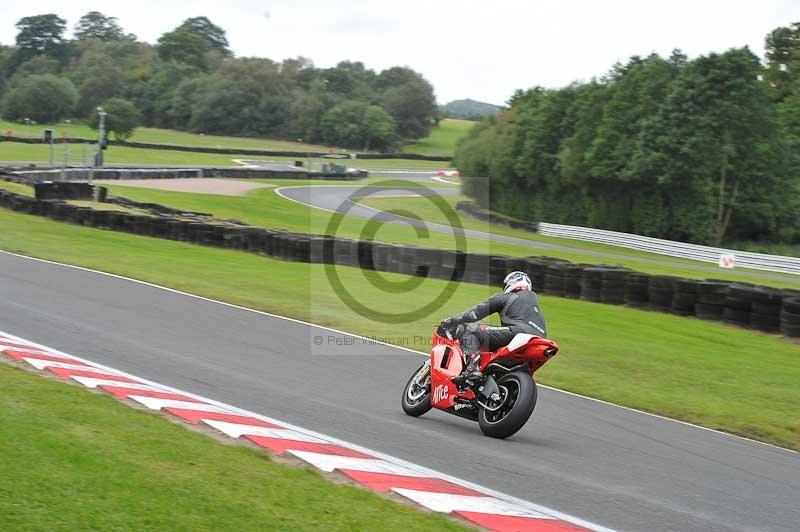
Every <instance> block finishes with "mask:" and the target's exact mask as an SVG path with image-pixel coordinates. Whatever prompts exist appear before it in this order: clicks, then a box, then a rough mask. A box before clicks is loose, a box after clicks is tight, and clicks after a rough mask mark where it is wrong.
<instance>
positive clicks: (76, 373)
mask: <svg viewBox="0 0 800 532" xmlns="http://www.w3.org/2000/svg"><path fill="white" fill-rule="evenodd" d="M45 370H46V371H49V372H50V373H54V374H55V375H58V376H59V377H61V378H62V379H72V378H74V377H92V378H94V379H105V380H112V381H119V382H132V383H136V382H139V381H136V380H134V379H131V378H129V377H123V376H122V375H119V374H116V373H108V372H107V371H106V370H104V369H93V368H91V367H89V369H86V370H79V369H65V368H45Z"/></svg>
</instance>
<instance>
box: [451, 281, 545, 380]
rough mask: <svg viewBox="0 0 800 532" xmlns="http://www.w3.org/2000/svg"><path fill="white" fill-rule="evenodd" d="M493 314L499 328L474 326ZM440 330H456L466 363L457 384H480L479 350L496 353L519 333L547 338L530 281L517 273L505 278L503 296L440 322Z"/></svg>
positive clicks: (496, 296) (458, 376) (542, 318)
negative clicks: (495, 316)
mask: <svg viewBox="0 0 800 532" xmlns="http://www.w3.org/2000/svg"><path fill="white" fill-rule="evenodd" d="M495 312H496V313H498V314H499V315H500V323H501V324H502V325H501V326H500V327H491V326H486V325H482V324H478V323H475V322H477V321H478V320H481V319H483V318H485V317H486V316H488V315H490V314H493V313H495ZM464 324H467V325H466V326H463V325H464ZM442 327H444V328H445V329H447V330H450V331H453V330H455V331H456V332H455V336H456V338H458V339H459V343H460V344H461V350H462V351H463V353H464V358H465V359H466V362H467V363H466V366H465V367H464V370H463V371H462V372H461V373H460V374H459V375H457V376H456V377H453V382H455V383H456V384H457V385H461V384H464V383H467V384H474V383H476V382H478V381H480V379H481V377H482V376H483V375H482V374H481V371H480V368H479V363H480V359H481V356H480V352H479V350H480V349H481V348H483V349H486V350H489V351H495V350H497V349H499V348H501V347H503V346H505V345H508V343H509V342H511V340H512V339H513V338H514V335H516V334H518V333H526V334H533V335H535V336H541V337H543V338H546V337H547V329H546V327H545V322H544V316H543V315H542V311H541V309H540V308H539V301H538V298H537V297H536V292H534V291H533V285H532V283H531V280H530V278H529V277H528V275H527V274H526V273H525V272H519V271H515V272H511V273H509V274H508V275H506V277H505V279H504V281H503V292H502V293H499V294H495V295H493V296H492V297H490V298H489V299H487V300H486V301H484V302H483V303H479V304H477V305H475V306H474V307H472V308H471V309H468V310H466V311H465V312H463V313H461V314H458V315H456V316H452V317H450V318H447V319H446V320H444V321H442Z"/></svg>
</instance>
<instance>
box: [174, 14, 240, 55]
mask: <svg viewBox="0 0 800 532" xmlns="http://www.w3.org/2000/svg"><path fill="white" fill-rule="evenodd" d="M178 29H184V30H186V31H188V32H189V33H192V34H194V35H197V36H198V37H200V38H202V39H203V40H204V41H205V42H206V44H207V45H208V48H209V49H211V50H216V51H217V52H219V53H221V54H222V55H224V56H225V57H231V56H232V55H233V54H232V53H231V51H230V49H229V48H228V46H229V45H228V37H227V35H226V34H225V30H223V29H222V28H220V27H219V26H217V25H216V24H214V23H213V22H211V21H210V20H208V18H206V17H192V18H187V19H186V20H184V21H183V23H182V24H181V25H180V26H178Z"/></svg>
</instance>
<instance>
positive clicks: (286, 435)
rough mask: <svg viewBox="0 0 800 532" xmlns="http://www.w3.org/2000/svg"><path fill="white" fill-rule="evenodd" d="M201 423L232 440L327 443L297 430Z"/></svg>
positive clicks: (216, 421) (224, 423) (237, 424)
mask: <svg viewBox="0 0 800 532" xmlns="http://www.w3.org/2000/svg"><path fill="white" fill-rule="evenodd" d="M200 423H203V424H205V425H208V426H209V427H213V428H215V429H217V430H218V431H220V432H222V433H223V434H225V435H227V436H230V437H231V438H241V437H242V436H245V435H247V436H264V437H267V438H283V439H285V440H295V441H307V442H310V443H326V442H325V440H322V439H320V438H315V437H314V436H307V435H305V434H303V433H301V432H297V431H295V430H289V429H282V428H277V427H263V426H258V425H243V424H241V423H230V422H227V421H219V420H214V419H201V420H200Z"/></svg>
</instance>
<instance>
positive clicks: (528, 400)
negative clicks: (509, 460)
mask: <svg viewBox="0 0 800 532" xmlns="http://www.w3.org/2000/svg"><path fill="white" fill-rule="evenodd" d="M497 386H498V388H500V398H499V399H498V400H496V401H488V402H486V403H483V404H482V405H481V407H480V408H479V410H478V425H479V426H480V427H481V431H483V433H484V434H486V435H487V436H491V437H492V438H501V439H502V438H508V437H509V436H511V435H512V434H514V433H515V432H517V431H518V430H519V429H521V428H522V427H523V426H524V425H525V423H527V422H528V419H529V418H530V417H531V414H533V409H534V408H535V407H536V396H537V394H536V383H535V382H534V381H533V378H532V377H531V376H530V375H529V374H528V373H525V372H522V371H513V372H511V373H507V374H505V375H503V376H502V377H500V378H498V379H497Z"/></svg>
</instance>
